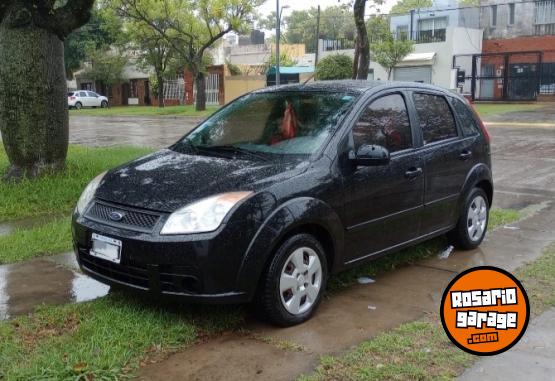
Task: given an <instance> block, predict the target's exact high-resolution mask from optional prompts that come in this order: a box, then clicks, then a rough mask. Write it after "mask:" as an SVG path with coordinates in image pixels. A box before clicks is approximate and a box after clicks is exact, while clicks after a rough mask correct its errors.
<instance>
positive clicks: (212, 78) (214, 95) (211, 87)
mask: <svg viewBox="0 0 555 381" xmlns="http://www.w3.org/2000/svg"><path fill="white" fill-rule="evenodd" d="M205 89H206V104H207V105H209V106H217V105H219V104H220V75H219V74H208V75H207V77H206V87H205ZM193 94H194V95H193V96H194V97H195V99H196V97H197V86H196V84H195V86H194V91H193Z"/></svg>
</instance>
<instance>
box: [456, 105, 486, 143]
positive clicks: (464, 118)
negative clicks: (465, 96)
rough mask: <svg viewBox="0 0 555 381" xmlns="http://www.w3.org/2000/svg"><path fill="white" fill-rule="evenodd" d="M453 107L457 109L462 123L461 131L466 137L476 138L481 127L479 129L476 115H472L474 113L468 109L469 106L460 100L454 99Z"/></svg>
mask: <svg viewBox="0 0 555 381" xmlns="http://www.w3.org/2000/svg"><path fill="white" fill-rule="evenodd" d="M453 107H454V108H455V112H456V113H457V115H458V116H459V120H460V121H461V129H462V131H463V134H464V136H474V135H477V134H479V133H480V130H479V128H480V127H478V124H477V123H476V119H474V115H472V111H470V110H469V109H468V106H466V105H465V104H464V103H463V102H461V101H460V100H458V99H456V98H453Z"/></svg>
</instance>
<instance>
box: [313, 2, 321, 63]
mask: <svg viewBox="0 0 555 381" xmlns="http://www.w3.org/2000/svg"><path fill="white" fill-rule="evenodd" d="M319 55H320V5H318V17H317V18H316V57H315V58H314V70H316V66H318V58H319Z"/></svg>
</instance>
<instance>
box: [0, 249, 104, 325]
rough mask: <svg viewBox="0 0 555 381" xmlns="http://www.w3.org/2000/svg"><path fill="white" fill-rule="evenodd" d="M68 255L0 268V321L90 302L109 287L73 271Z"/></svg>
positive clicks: (100, 295) (74, 265) (72, 263)
mask: <svg viewBox="0 0 555 381" xmlns="http://www.w3.org/2000/svg"><path fill="white" fill-rule="evenodd" d="M72 268H76V263H75V262H72V261H71V260H70V254H69V253H68V254H64V255H61V256H58V257H53V258H51V259H45V258H41V259H36V260H33V261H30V262H26V263H20V264H14V265H4V266H0V320H6V319H9V318H13V317H15V316H18V315H23V314H27V313H29V312H32V311H34V310H35V308H36V307H37V306H40V305H42V304H47V305H57V304H65V303H78V302H85V301H89V300H93V299H96V298H100V297H103V296H105V295H107V294H108V293H109V291H110V287H109V286H106V285H104V284H102V283H99V282H97V281H95V280H94V279H91V278H89V277H87V276H86V275H83V274H81V273H79V272H77V271H74V270H72Z"/></svg>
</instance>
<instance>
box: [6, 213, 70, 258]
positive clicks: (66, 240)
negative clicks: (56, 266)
mask: <svg viewBox="0 0 555 381" xmlns="http://www.w3.org/2000/svg"><path fill="white" fill-rule="evenodd" d="M0 247H1V248H2V250H0V265H3V264H6V263H14V262H21V261H25V260H28V259H31V258H35V257H41V256H45V255H53V254H59V253H63V252H66V251H70V250H71V247H72V243H71V219H70V218H69V217H62V218H59V219H56V220H53V221H52V222H48V223H46V224H44V225H41V226H38V227H35V228H33V229H28V230H24V229H22V230H16V231H15V232H12V233H11V234H9V235H6V236H0Z"/></svg>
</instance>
